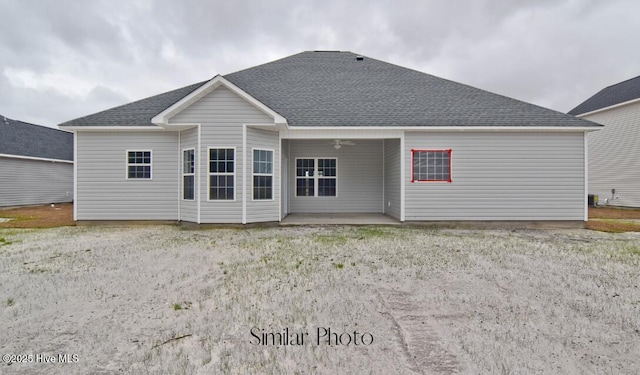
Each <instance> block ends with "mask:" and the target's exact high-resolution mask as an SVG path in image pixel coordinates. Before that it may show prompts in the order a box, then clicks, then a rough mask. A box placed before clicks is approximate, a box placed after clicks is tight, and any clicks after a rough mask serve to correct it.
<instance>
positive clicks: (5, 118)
mask: <svg viewBox="0 0 640 375" xmlns="http://www.w3.org/2000/svg"><path fill="white" fill-rule="evenodd" d="M2 117H4V123H5V124H9V120H7V117H6V116H2Z"/></svg>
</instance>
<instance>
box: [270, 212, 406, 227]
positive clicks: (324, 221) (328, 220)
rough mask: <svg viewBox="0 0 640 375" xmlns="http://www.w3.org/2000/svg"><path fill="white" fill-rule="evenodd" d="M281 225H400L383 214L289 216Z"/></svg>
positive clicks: (397, 221)
mask: <svg viewBox="0 0 640 375" xmlns="http://www.w3.org/2000/svg"><path fill="white" fill-rule="evenodd" d="M280 225H283V226H289V225H400V221H399V220H397V219H395V218H393V217H391V216H387V215H383V214H289V215H287V216H286V217H285V218H284V219H282V221H281V222H280Z"/></svg>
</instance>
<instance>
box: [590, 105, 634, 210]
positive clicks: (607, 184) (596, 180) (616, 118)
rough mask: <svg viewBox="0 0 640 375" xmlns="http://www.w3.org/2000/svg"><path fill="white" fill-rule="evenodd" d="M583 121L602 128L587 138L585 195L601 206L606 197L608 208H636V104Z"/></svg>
mask: <svg viewBox="0 0 640 375" xmlns="http://www.w3.org/2000/svg"><path fill="white" fill-rule="evenodd" d="M584 118H585V119H586V120H591V121H593V122H597V123H599V124H603V125H604V128H603V129H601V130H599V131H597V132H592V133H589V135H588V136H587V140H588V148H587V149H588V153H589V193H590V194H597V195H598V197H599V200H600V202H601V203H602V202H603V201H604V199H605V198H608V199H609V202H608V204H610V205H616V206H628V207H640V103H634V104H629V105H625V106H622V107H618V108H614V109H611V110H607V111H603V112H599V113H594V114H593V115H589V116H587V117H584ZM611 189H616V194H615V197H616V199H612V194H611Z"/></svg>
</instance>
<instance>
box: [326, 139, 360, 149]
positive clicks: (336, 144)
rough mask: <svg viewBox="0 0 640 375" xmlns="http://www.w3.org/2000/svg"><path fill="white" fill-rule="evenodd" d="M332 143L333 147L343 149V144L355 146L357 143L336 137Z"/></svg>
mask: <svg viewBox="0 0 640 375" xmlns="http://www.w3.org/2000/svg"><path fill="white" fill-rule="evenodd" d="M331 144H332V145H333V148H335V149H336V150H339V149H341V148H342V146H355V145H356V144H355V143H353V142H352V141H343V140H341V139H334V140H333V141H331Z"/></svg>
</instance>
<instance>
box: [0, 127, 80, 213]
mask: <svg viewBox="0 0 640 375" xmlns="http://www.w3.org/2000/svg"><path fill="white" fill-rule="evenodd" d="M71 201H73V134H72V133H69V132H66V131H62V130H58V129H52V128H48V127H45V126H40V125H33V124H28V123H26V122H22V121H16V120H11V119H8V118H6V117H4V116H2V115H0V207H9V206H23V205H36V204H49V203H61V202H71Z"/></svg>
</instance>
